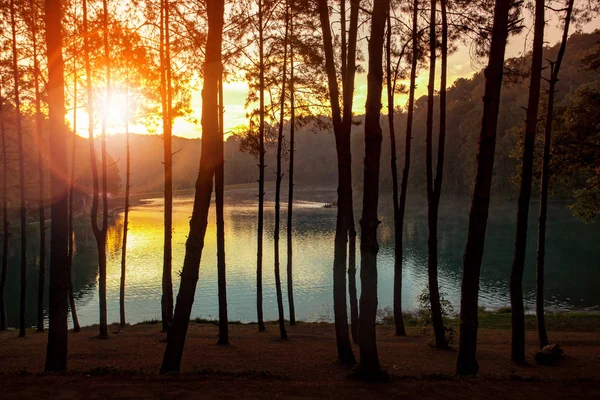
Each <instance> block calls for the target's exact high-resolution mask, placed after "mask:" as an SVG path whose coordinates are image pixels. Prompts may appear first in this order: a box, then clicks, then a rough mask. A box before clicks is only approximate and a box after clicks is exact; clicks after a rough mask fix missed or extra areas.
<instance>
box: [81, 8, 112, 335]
mask: <svg viewBox="0 0 600 400" xmlns="http://www.w3.org/2000/svg"><path fill="white" fill-rule="evenodd" d="M83 31H84V35H83V47H84V58H85V71H86V73H85V75H86V81H87V82H86V86H87V92H88V114H89V115H88V143H89V148H90V164H91V168H92V186H93V189H92V190H93V194H92V209H91V215H90V219H91V225H92V231H93V232H94V238H95V240H96V247H97V249H98V271H99V274H98V275H99V277H98V286H99V297H100V328H99V329H100V337H101V338H104V337H108V327H107V324H106V235H105V234H104V232H103V231H104V230H103V229H102V228H101V227H99V226H98V202H99V192H100V189H99V185H100V184H99V177H98V162H97V159H96V150H95V146H94V117H93V112H92V109H93V104H94V103H93V101H94V97H93V92H92V80H91V66H90V47H89V35H88V32H89V31H88V20H87V0H83ZM103 125H104V122H103ZM103 132H104V129H103ZM103 147H104V145H103ZM103 161H104V158H103ZM103 164H104V163H103ZM103 178H104V177H103Z"/></svg>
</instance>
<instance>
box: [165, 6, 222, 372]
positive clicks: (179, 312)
mask: <svg viewBox="0 0 600 400" xmlns="http://www.w3.org/2000/svg"><path fill="white" fill-rule="evenodd" d="M207 14H208V36H207V40H206V52H205V54H206V58H205V63H204V87H203V89H202V132H203V138H202V152H201V157H200V169H199V173H198V179H197V180H196V194H195V196H194V208H193V211H192V218H191V220H190V233H189V235H188V239H187V242H186V251H185V258H184V261H183V269H182V271H181V285H180V288H179V294H178V295H177V304H176V306H175V315H174V317H173V324H172V325H171V327H170V328H169V331H168V333H167V348H166V350H165V355H164V358H163V362H162V367H161V373H167V372H173V371H179V367H180V365H181V357H182V356H183V345H184V343H185V338H186V335H187V329H188V324H189V320H190V314H191V312H192V305H193V303H194V294H195V292H196V284H197V282H198V272H199V268H200V259H201V258H202V249H203V248H204V236H205V234H206V227H207V225H208V211H209V207H210V197H211V194H212V186H213V176H214V173H215V167H216V166H217V164H218V162H219V159H220V158H221V156H218V155H217V153H218V149H219V148H222V147H220V146H222V145H220V144H219V141H222V140H223V138H222V137H221V134H220V132H219V104H218V97H219V93H218V92H219V80H220V79H221V77H222V65H221V42H222V33H223V14H224V1H223V0H215V1H210V2H208V3H207Z"/></svg>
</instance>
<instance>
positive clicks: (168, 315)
mask: <svg viewBox="0 0 600 400" xmlns="http://www.w3.org/2000/svg"><path fill="white" fill-rule="evenodd" d="M169 13H170V12H169V0H161V10H160V14H161V24H160V26H161V43H160V46H161V50H162V51H161V79H162V89H163V90H162V97H163V100H162V101H163V103H162V104H163V141H164V143H163V145H164V166H165V206H164V224H165V229H164V248H163V276H162V291H163V293H162V300H161V305H162V330H163V331H167V330H168V329H169V327H170V326H171V321H172V319H173V273H172V268H173V267H172V259H173V253H172V236H173V150H172V130H171V125H172V122H173V118H172V115H171V114H172V113H171V107H172V88H171V49H170V48H171V44H170V33H169ZM163 41H164V43H163Z"/></svg>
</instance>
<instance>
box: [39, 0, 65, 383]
mask: <svg viewBox="0 0 600 400" xmlns="http://www.w3.org/2000/svg"><path fill="white" fill-rule="evenodd" d="M45 11H46V12H45V18H46V48H47V54H48V83H47V85H46V89H47V92H48V108H49V115H48V117H49V132H50V165H51V166H52V168H50V171H52V172H51V175H50V190H51V194H52V196H51V198H52V206H51V211H52V222H51V223H50V232H51V233H50V235H51V236H50V297H49V298H50V318H49V324H48V347H47V352H46V371H47V372H54V371H64V370H65V369H66V368H67V318H68V311H69V299H68V294H69V286H70V281H69V270H68V248H67V247H68V244H69V227H68V224H67V223H65V221H67V219H68V211H69V209H68V199H67V198H68V191H69V188H68V184H67V181H66V179H65V177H66V176H67V174H68V173H69V168H68V163H67V128H66V126H65V120H64V115H65V108H64V107H65V106H64V104H65V95H64V83H65V82H64V63H63V58H62V32H61V25H62V23H61V18H62V10H61V2H60V0H47V1H46V10H45Z"/></svg>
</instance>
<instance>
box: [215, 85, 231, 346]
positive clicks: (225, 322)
mask: <svg viewBox="0 0 600 400" xmlns="http://www.w3.org/2000/svg"><path fill="white" fill-rule="evenodd" d="M224 106H225V104H224V103H223V76H222V75H221V77H220V78H219V137H220V139H219V141H218V143H217V144H218V151H217V153H216V157H217V160H216V166H215V205H216V209H217V274H218V286H219V341H218V344H229V317H228V316H227V279H226V278H227V277H226V264H225V218H224V216H223V214H224V210H223V206H224V204H223V197H224V187H225V160H224V154H223V151H224V144H223V138H224V135H225V122H224V119H223V118H224Z"/></svg>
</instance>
